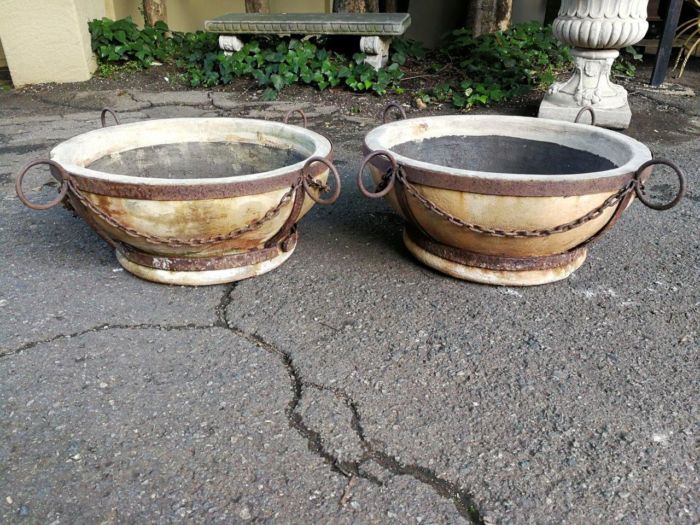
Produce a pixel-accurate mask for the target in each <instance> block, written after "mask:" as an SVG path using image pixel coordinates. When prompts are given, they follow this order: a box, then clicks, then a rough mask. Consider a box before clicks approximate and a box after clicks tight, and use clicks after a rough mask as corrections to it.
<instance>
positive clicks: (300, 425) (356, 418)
mask: <svg viewBox="0 0 700 525" xmlns="http://www.w3.org/2000/svg"><path fill="white" fill-rule="evenodd" d="M234 288H235V286H230V287H229V288H228V293H225V294H224V297H222V299H221V301H220V303H219V306H218V307H217V317H218V323H222V324H218V325H217V326H222V327H223V328H227V329H228V330H230V331H232V332H233V333H235V334H236V335H238V336H240V337H242V338H244V339H246V340H247V341H249V342H251V343H253V344H254V345H255V346H257V347H259V348H262V349H264V350H266V351H268V352H270V353H272V354H275V355H277V356H278V357H279V358H280V359H281V361H282V364H283V365H284V366H285V368H286V370H287V374H288V375H289V378H290V381H291V386H292V392H293V396H292V399H291V400H290V402H289V404H288V406H287V410H286V413H287V419H288V420H289V424H290V426H291V427H292V428H294V429H295V430H296V431H297V432H298V433H299V434H300V435H301V436H302V437H304V438H305V439H306V440H307V443H308V447H309V450H311V451H312V452H315V453H316V454H317V455H319V456H320V457H322V458H323V459H324V460H325V461H326V463H328V464H329V465H330V468H331V470H332V471H333V472H336V473H338V474H340V475H341V476H344V477H346V478H348V479H349V480H350V482H351V481H352V479H353V478H354V477H360V478H364V479H367V480H368V481H370V482H371V483H373V484H375V485H378V486H381V485H383V484H382V482H381V481H380V480H379V479H377V478H376V477H374V476H371V475H370V474H368V473H365V472H361V471H360V467H361V466H362V464H363V463H365V462H366V461H368V460H374V461H375V462H376V463H377V464H378V465H380V466H381V467H383V468H384V469H385V470H387V471H389V472H390V473H392V474H393V475H395V476H410V477H412V478H413V479H415V480H416V481H419V482H421V483H424V484H426V485H428V486H429V487H431V488H432V489H433V490H434V491H435V492H436V493H437V494H439V495H440V496H442V497H444V498H447V499H449V500H451V501H452V503H453V504H454V506H455V509H456V510H457V512H458V514H459V515H460V516H462V517H463V518H465V519H467V520H468V521H471V522H472V523H473V524H475V525H484V523H485V521H484V518H483V516H482V515H481V513H480V512H479V510H478V509H477V507H476V504H475V501H474V496H473V495H472V494H471V492H469V491H468V490H466V489H464V488H462V487H460V486H458V485H457V484H455V483H453V482H451V481H448V480H446V479H444V478H441V477H439V476H438V475H437V474H436V473H435V472H434V471H432V470H430V469H429V468H426V467H423V466H422V465H416V464H404V463H402V462H401V461H399V460H398V459H396V458H395V457H394V456H391V455H389V454H387V453H386V452H383V451H382V450H379V449H378V448H377V447H376V445H374V444H373V443H372V442H371V441H369V440H368V439H367V437H366V434H365V431H364V429H363V428H362V423H361V421H362V419H361V416H360V412H359V409H358V405H357V403H356V402H355V401H354V400H353V399H352V398H351V397H350V395H349V394H348V393H347V392H345V391H343V390H342V389H339V388H333V387H327V386H325V385H319V384H317V383H311V382H305V381H304V380H303V379H302V378H301V374H300V372H299V370H298V369H297V367H296V365H295V364H294V360H293V359H292V357H291V355H290V354H289V353H288V352H286V351H284V350H282V349H280V348H277V347H276V346H275V345H273V344H271V343H269V342H267V341H266V340H265V339H263V338H262V337H261V336H259V335H258V334H249V333H247V332H245V331H244V330H241V329H240V328H238V327H235V326H233V325H232V324H231V323H230V322H229V320H228V318H227V315H226V307H227V306H228V305H229V304H230V303H231V301H232V298H231V297H230V296H231V295H232V293H231V292H233V289H234ZM226 295H228V296H229V297H228V298H227V297H225V296H226ZM309 388H316V389H319V390H326V391H329V392H331V393H333V394H334V395H336V396H337V397H339V398H340V399H341V400H342V401H343V402H344V403H345V404H346V405H347V406H348V408H349V409H350V412H351V414H352V418H351V427H352V429H353V430H354V432H355V434H356V435H357V437H358V439H359V440H360V443H361V444H362V447H363V448H364V450H365V454H364V456H363V457H362V459H361V460H360V461H342V460H340V459H338V458H336V457H335V456H334V455H333V454H332V453H331V452H329V451H328V450H327V449H326V448H325V447H324V446H323V440H322V438H321V435H320V433H318V432H317V431H315V430H313V429H312V428H310V427H309V426H308V425H306V423H304V419H303V417H302V415H301V414H300V413H299V412H297V408H298V407H299V404H300V402H301V399H302V397H303V395H304V391H305V390H306V389H309ZM344 498H345V495H344V496H343V498H341V500H342V499H344ZM341 504H342V502H341Z"/></svg>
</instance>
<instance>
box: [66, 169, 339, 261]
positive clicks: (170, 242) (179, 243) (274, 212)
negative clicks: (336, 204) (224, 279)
mask: <svg viewBox="0 0 700 525" xmlns="http://www.w3.org/2000/svg"><path fill="white" fill-rule="evenodd" d="M303 177H304V175H302V176H300V177H299V179H298V180H297V181H296V182H295V183H294V184H292V186H291V188H289V190H288V191H287V192H285V194H284V195H282V198H281V199H280V201H279V202H278V203H277V205H276V206H275V207H274V208H271V209H269V210H268V211H267V212H266V213H265V214H264V215H263V216H262V217H260V218H258V219H255V220H254V221H252V222H250V223H248V224H246V225H245V226H243V227H241V228H237V229H235V230H232V231H230V232H229V233H226V234H220V235H214V236H212V237H206V238H199V239H184V240H179V239H173V238H167V237H159V236H157V235H148V234H145V233H141V232H139V231H137V230H135V229H134V228H131V227H129V226H126V225H125V224H122V223H121V222H119V221H117V220H116V219H114V218H113V217H111V216H109V215H108V214H106V213H105V212H103V211H102V210H101V209H99V208H98V207H97V206H95V204H93V203H92V201H91V200H90V199H88V198H87V197H86V196H85V195H83V193H82V192H81V191H80V190H79V189H78V187H77V186H76V184H75V182H74V180H73V178H72V177H70V175H69V176H68V180H67V183H68V188H69V189H70V191H71V193H72V194H73V195H75V197H76V198H77V199H78V200H79V201H80V203H81V204H82V205H83V206H85V208H87V209H88V210H90V211H91V212H92V213H94V214H95V215H97V216H98V217H99V218H100V219H102V220H103V221H104V222H106V223H107V224H109V225H110V226H112V227H113V228H115V229H117V230H119V231H121V232H123V233H125V234H127V235H128V236H130V237H134V238H137V239H143V240H145V241H147V242H149V243H151V244H161V245H166V246H170V247H173V248H177V247H183V246H202V245H206V244H211V243H219V242H223V241H230V240H233V239H236V238H238V237H240V236H242V235H244V234H246V233H249V232H251V231H255V230H258V229H260V228H261V227H262V226H263V225H265V224H266V223H267V222H269V221H271V220H272V219H274V218H275V217H277V216H278V215H279V214H280V212H281V211H282V208H284V207H285V206H286V205H287V204H288V203H289V202H290V201H291V200H292V198H293V197H294V194H295V192H296V191H297V189H298V188H299V186H300V185H301V184H302V181H303ZM308 179H310V180H307V184H308V185H309V186H311V187H313V188H314V189H318V190H319V191H321V192H325V191H328V190H329V189H330V188H329V187H328V186H327V185H326V184H324V183H322V182H318V181H316V180H314V179H312V178H311V177H308Z"/></svg>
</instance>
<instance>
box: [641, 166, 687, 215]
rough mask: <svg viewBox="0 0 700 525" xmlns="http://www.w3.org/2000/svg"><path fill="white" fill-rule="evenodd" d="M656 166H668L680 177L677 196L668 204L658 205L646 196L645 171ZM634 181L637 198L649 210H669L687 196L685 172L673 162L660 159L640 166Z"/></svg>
mask: <svg viewBox="0 0 700 525" xmlns="http://www.w3.org/2000/svg"><path fill="white" fill-rule="evenodd" d="M656 164H662V165H664V166H668V167H669V168H671V169H672V170H673V171H675V172H676V176H677V177H678V192H677V193H676V196H675V197H674V198H673V200H671V201H669V202H667V203H662V204H657V203H655V202H653V201H652V200H651V199H649V198H648V197H647V196H646V193H645V191H644V180H642V176H643V175H644V171H645V170H646V169H647V168H649V167H650V166H654V165H656ZM634 180H635V185H634V192H635V193H636V195H637V198H638V199H639V200H640V201H641V202H642V204H644V205H645V206H647V207H648V208H651V209H652V210H668V209H670V208H673V207H674V206H675V205H676V204H678V203H679V202H680V200H681V199H682V198H683V195H685V188H686V182H685V173H683V170H682V169H681V168H680V167H679V166H678V164H676V163H675V162H673V161H672V160H668V159H663V158H659V159H651V160H648V161H646V162H645V163H644V164H642V165H641V166H639V168H638V169H637V171H636V172H635V174H634Z"/></svg>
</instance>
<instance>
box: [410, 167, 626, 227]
mask: <svg viewBox="0 0 700 525" xmlns="http://www.w3.org/2000/svg"><path fill="white" fill-rule="evenodd" d="M396 178H397V180H398V181H399V182H400V183H401V184H402V185H403V187H404V188H406V190H407V191H408V193H410V194H411V195H413V197H414V198H415V199H416V200H417V201H418V202H420V203H421V205H422V206H423V207H424V208H426V209H427V210H428V211H431V212H433V213H435V214H436V215H438V216H440V217H442V218H443V219H445V220H447V221H448V222H449V223H450V224H454V225H455V226H458V227H460V228H465V229H467V230H469V231H471V232H474V233H481V234H485V235H489V236H491V237H508V238H511V239H522V238H529V237H548V236H550V235H553V234H555V233H564V232H568V231H570V230H573V229H575V228H578V227H579V226H581V225H583V224H585V223H587V222H590V221H592V220H594V219H597V218H598V217H600V216H601V215H602V214H603V212H605V210H606V209H608V208H610V207H612V206H615V205H617V204H619V203H620V202H621V201H622V199H624V198H625V196H626V195H627V194H628V193H630V192H631V191H634V189H635V187H636V186H637V183H636V181H635V180H634V179H633V180H630V181H629V182H628V183H627V184H625V185H624V186H623V187H622V188H620V189H619V190H618V191H617V192H616V193H615V194H613V195H611V196H610V197H608V198H607V199H605V200H604V201H603V203H602V204H601V205H600V206H598V207H597V208H594V209H593V210H591V211H589V212H588V213H586V214H585V215H583V216H581V217H579V218H578V219H574V220H573V221H570V222H567V223H565V224H560V225H558V226H554V227H552V228H540V229H537V230H503V229H501V228H488V227H487V226H481V225H479V224H473V223H470V222H466V221H463V220H462V219H460V218H458V217H455V216H454V215H452V214H450V213H448V212H446V211H445V210H443V209H442V208H440V207H439V206H438V205H436V204H435V203H434V202H432V201H431V200H430V199H428V198H426V197H425V196H423V195H422V194H421V193H420V192H419V191H418V190H417V189H416V188H415V187H414V186H413V185H412V184H411V183H410V182H408V180H407V179H406V175H405V174H404V173H403V170H402V169H401V168H399V169H398V172H397V175H396Z"/></svg>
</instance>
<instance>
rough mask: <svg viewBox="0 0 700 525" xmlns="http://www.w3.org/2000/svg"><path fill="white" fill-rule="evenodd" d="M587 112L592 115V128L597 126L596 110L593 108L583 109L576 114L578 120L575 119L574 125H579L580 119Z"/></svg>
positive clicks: (586, 107)
mask: <svg viewBox="0 0 700 525" xmlns="http://www.w3.org/2000/svg"><path fill="white" fill-rule="evenodd" d="M586 112H588V113H590V114H591V126H595V110H594V109H593V106H585V107H582V108H581V110H580V111H579V112H578V113H577V114H576V118H575V119H574V124H578V123H579V119H580V118H581V117H582V116H583V114H584V113H586Z"/></svg>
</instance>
